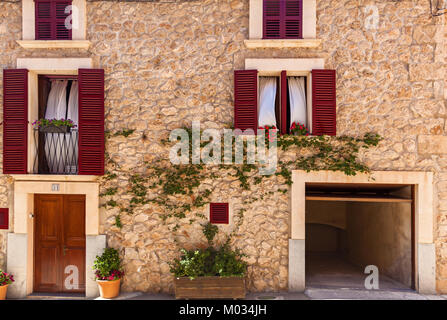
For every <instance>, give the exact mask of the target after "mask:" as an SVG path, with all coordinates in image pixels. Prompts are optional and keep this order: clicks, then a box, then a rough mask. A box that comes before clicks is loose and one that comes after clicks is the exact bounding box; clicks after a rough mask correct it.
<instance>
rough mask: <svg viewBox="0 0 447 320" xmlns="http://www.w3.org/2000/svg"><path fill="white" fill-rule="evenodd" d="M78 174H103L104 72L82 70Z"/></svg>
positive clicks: (80, 76) (79, 78)
mask: <svg viewBox="0 0 447 320" xmlns="http://www.w3.org/2000/svg"><path fill="white" fill-rule="evenodd" d="M78 80H79V174H82V175H103V174H104V151H105V150H104V70H102V69H79V75H78Z"/></svg>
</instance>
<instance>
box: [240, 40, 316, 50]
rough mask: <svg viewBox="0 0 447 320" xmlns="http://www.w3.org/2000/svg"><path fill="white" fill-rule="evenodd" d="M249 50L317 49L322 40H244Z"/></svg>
mask: <svg viewBox="0 0 447 320" xmlns="http://www.w3.org/2000/svg"><path fill="white" fill-rule="evenodd" d="M244 43H245V45H246V46H247V48H249V49H259V48H279V49H280V48H316V47H318V46H320V44H321V39H296V40H295V39H250V40H244Z"/></svg>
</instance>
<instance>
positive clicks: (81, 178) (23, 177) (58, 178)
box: [11, 174, 98, 182]
mask: <svg viewBox="0 0 447 320" xmlns="http://www.w3.org/2000/svg"><path fill="white" fill-rule="evenodd" d="M11 177H12V178H13V179H14V180H15V181H38V182H44V181H50V182H97V180H98V176H90V175H58V174H11Z"/></svg>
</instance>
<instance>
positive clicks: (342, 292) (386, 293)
mask: <svg viewBox="0 0 447 320" xmlns="http://www.w3.org/2000/svg"><path fill="white" fill-rule="evenodd" d="M26 299H32V300H86V298H82V297H66V296H45V295H39V296H36V295H33V296H29V297H27V298H26ZM370 299H372V300H447V295H422V294H418V293H416V292H414V291H411V290H365V289H363V290H362V289H355V288H336V289H334V288H316V287H311V288H307V289H306V291H305V292H304V293H289V292H277V293H272V292H269V293H249V294H248V295H247V298H246V300H370ZM95 300H108V299H102V298H96V299H95ZM114 300H175V297H174V296H173V295H168V294H145V293H141V292H132V293H122V294H121V295H120V296H119V297H117V298H116V299H114Z"/></svg>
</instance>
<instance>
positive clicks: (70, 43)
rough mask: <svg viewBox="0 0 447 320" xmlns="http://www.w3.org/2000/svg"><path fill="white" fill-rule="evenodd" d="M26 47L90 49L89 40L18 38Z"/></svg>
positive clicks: (22, 45) (23, 46) (18, 41)
mask: <svg viewBox="0 0 447 320" xmlns="http://www.w3.org/2000/svg"><path fill="white" fill-rule="evenodd" d="M16 41H17V43H18V44H19V45H20V46H21V47H22V48H25V49H88V48H89V47H90V41H88V40H16Z"/></svg>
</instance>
